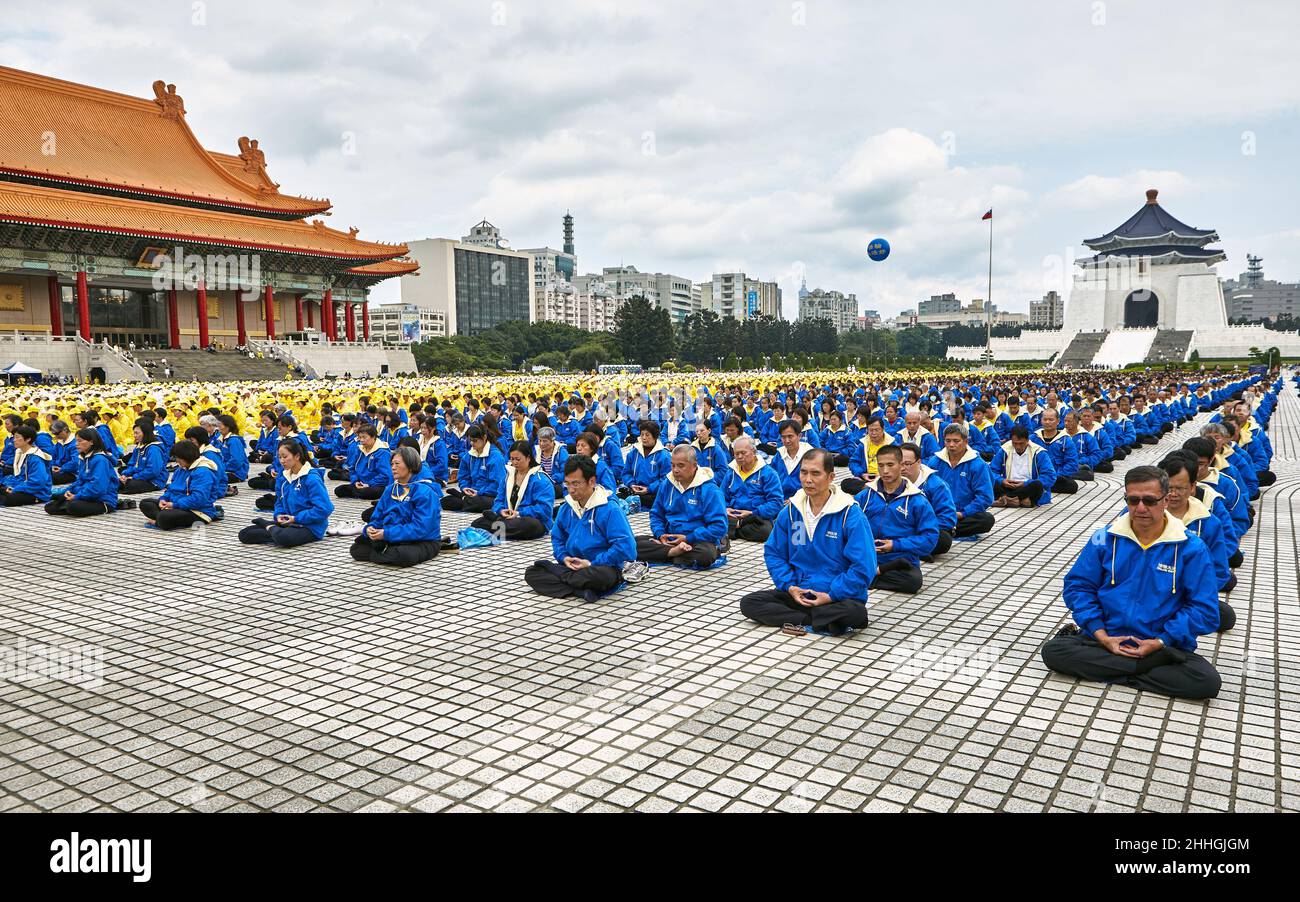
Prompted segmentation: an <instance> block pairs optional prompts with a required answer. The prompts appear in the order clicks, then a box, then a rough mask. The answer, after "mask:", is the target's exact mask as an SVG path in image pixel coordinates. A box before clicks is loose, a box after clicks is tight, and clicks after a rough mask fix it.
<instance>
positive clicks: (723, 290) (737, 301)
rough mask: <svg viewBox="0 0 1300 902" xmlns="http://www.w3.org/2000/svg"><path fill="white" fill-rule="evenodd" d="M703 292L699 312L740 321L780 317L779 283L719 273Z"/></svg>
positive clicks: (703, 287)
mask: <svg viewBox="0 0 1300 902" xmlns="http://www.w3.org/2000/svg"><path fill="white" fill-rule="evenodd" d="M706 286H707V291H705V287H706ZM700 289H701V290H700V309H704V310H712V311H713V312H714V313H716V314H717V315H718V316H721V317H727V316H730V317H733V318H735V319H739V320H744V319H748V318H749V317H751V316H771V317H775V318H777V319H780V318H781V287H780V286H779V285H777V284H776V282H764V281H762V280H761V279H755V278H751V277H750V276H747V275H745V274H744V273H743V272H720V273H714V274H713V279H712V281H710V282H704V283H702V284H701V286H700ZM706 297H707V301H706V300H705V298H706Z"/></svg>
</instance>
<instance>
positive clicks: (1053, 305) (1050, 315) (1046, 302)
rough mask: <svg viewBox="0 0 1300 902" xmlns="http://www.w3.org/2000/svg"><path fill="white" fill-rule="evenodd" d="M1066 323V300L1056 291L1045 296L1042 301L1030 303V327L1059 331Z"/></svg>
mask: <svg viewBox="0 0 1300 902" xmlns="http://www.w3.org/2000/svg"><path fill="white" fill-rule="evenodd" d="M1064 323H1065V299H1064V298H1062V297H1061V296H1060V295H1059V294H1057V293H1056V292H1055V291H1049V292H1047V294H1045V295H1043V299H1042V300H1041V301H1030V302H1029V325H1031V326H1042V327H1044V328H1048V329H1059V328H1061V326H1062V325H1063V324H1064Z"/></svg>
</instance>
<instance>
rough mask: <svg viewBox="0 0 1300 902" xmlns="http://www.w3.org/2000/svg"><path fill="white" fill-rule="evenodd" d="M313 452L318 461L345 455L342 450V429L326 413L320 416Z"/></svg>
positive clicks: (326, 460)
mask: <svg viewBox="0 0 1300 902" xmlns="http://www.w3.org/2000/svg"><path fill="white" fill-rule="evenodd" d="M314 442H315V444H314V445H313V452H314V453H315V455H316V459H317V460H319V461H324V462H329V461H333V460H334V459H335V458H336V457H339V456H346V455H344V452H343V430H342V429H340V428H339V427H338V425H337V424H336V423H335V422H334V417H332V416H329V415H328V414H327V415H325V416H322V417H321V418H320V428H319V429H317V430H316V437H315V439H314Z"/></svg>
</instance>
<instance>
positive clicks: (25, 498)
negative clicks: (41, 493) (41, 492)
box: [4, 492, 39, 507]
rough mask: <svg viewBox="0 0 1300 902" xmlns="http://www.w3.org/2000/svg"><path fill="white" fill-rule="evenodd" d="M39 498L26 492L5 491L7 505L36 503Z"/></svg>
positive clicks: (15, 505)
mask: <svg viewBox="0 0 1300 902" xmlns="http://www.w3.org/2000/svg"><path fill="white" fill-rule="evenodd" d="M38 500H39V499H38V498H37V497H36V496H35V495H29V494H27V493H26V492H5V493H4V504H5V507H24V506H26V505H28V504H35V503H36V502H37V501H38Z"/></svg>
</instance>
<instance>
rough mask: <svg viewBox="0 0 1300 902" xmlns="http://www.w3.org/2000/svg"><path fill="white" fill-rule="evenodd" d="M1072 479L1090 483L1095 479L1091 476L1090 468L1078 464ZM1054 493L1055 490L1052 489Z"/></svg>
mask: <svg viewBox="0 0 1300 902" xmlns="http://www.w3.org/2000/svg"><path fill="white" fill-rule="evenodd" d="M1074 478H1075V479H1077V480H1079V481H1080V482H1092V481H1093V480H1094V479H1096V478H1097V477H1096V476H1095V475H1094V474H1093V471H1092V467H1090V466H1088V465H1087V464H1080V465H1079V469H1078V470H1077V471H1075V474H1074ZM1052 491H1056V489H1052Z"/></svg>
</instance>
